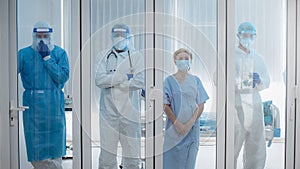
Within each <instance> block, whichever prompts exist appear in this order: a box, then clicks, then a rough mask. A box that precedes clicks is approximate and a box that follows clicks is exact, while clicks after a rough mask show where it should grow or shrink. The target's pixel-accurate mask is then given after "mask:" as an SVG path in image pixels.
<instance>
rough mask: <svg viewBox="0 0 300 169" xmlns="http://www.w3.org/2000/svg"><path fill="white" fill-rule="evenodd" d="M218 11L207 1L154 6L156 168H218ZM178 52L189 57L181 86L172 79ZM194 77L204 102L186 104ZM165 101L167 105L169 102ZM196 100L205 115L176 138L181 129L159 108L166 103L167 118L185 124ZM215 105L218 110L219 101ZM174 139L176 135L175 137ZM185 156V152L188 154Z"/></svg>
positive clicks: (180, 0) (172, 2) (156, 4)
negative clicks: (189, 165)
mask: <svg viewBox="0 0 300 169" xmlns="http://www.w3.org/2000/svg"><path fill="white" fill-rule="evenodd" d="M217 7H218V5H217V1H211V0H208V1H206V0H205V1H184V0H176V1H156V2H155V10H156V11H155V12H156V13H155V81H154V82H155V88H156V89H158V90H160V91H161V94H160V95H158V96H159V97H161V98H157V99H156V100H155V107H158V108H157V109H156V112H155V123H156V133H155V135H156V137H157V139H156V142H160V143H162V144H155V146H156V151H157V152H155V155H156V156H157V157H158V158H157V160H156V161H155V162H156V167H157V168H163V166H169V165H170V166H172V164H173V165H174V164H175V165H176V166H178V165H180V166H182V167H183V166H185V165H188V164H192V163H194V165H195V168H210V169H212V168H216V164H217V161H216V158H217V154H216V153H217V151H216V147H217V146H216V145H217V139H216V138H217V137H216V131H217V127H218V124H220V123H219V122H220V121H219V120H220V119H219V118H217V117H220V114H221V113H222V112H217V96H218V93H217V87H218V82H217V79H218V77H217V75H218V73H217V71H218V57H217V48H218V36H217V33H218V20H217V18H218V11H217V10H218V8H217ZM179 49H180V50H181V52H183V53H185V54H188V55H190V57H189V60H190V66H189V71H188V72H189V73H188V74H189V75H187V76H186V80H187V81H188V82H186V81H185V80H184V81H183V82H182V83H180V82H179V81H178V79H177V80H174V78H175V79H176V76H177V75H178V74H180V73H178V72H177V71H178V70H179V67H177V66H176V63H175V62H177V60H176V59H178V58H177V56H176V55H177V54H176V53H175V51H177V50H179ZM185 50H186V51H185ZM174 55H175V56H174ZM190 77H192V78H190ZM194 78H196V79H198V80H199V83H198V86H196V87H195V89H197V90H198V91H200V90H201V91H202V93H201V94H199V98H201V99H204V100H202V101H200V102H196V100H193V99H191V100H189V99H188V98H190V97H188V96H186V95H187V94H185V92H187V93H188V92H192V91H193V84H194V83H193V82H194V81H193V80H192V79H194ZM172 79H173V80H172ZM176 82H178V83H179V84H180V85H179V86H180V87H179V88H176V85H177V84H178V83H176ZM185 83H186V84H185ZM200 84H201V85H200ZM184 85H186V86H187V85H190V86H189V87H187V88H186V91H184V90H185V86H184ZM177 87H178V86H177ZM177 89H178V90H177ZM181 90H182V93H180V92H181ZM197 90H196V91H197ZM204 90H205V91H206V93H207V95H208V97H209V99H208V100H206V99H207V98H206V96H205V92H204ZM176 91H178V92H179V95H178V96H176ZM196 93H197V92H196ZM162 97H163V99H162ZM179 98H181V101H182V102H180V101H179V102H176V99H179ZM168 99H169V101H167V100H168ZM177 101H178V100H177ZM184 101H186V102H184ZM194 102H195V105H196V104H199V105H200V104H204V103H205V104H204V110H203V113H202V114H201V116H200V117H199V118H198V117H197V119H195V121H196V122H195V123H194V125H193V127H192V128H191V129H190V130H188V132H187V133H188V134H185V135H183V136H180V134H179V133H178V132H179V131H178V130H176V129H175V128H176V127H175V128H174V126H175V123H176V122H172V121H171V117H170V116H169V115H170V114H169V112H164V111H163V104H164V107H165V106H166V105H168V106H169V107H171V110H172V111H173V112H172V113H171V114H173V115H175V118H176V119H177V120H178V122H179V123H181V124H183V125H186V124H187V123H188V121H189V119H188V118H187V119H185V117H187V116H189V114H188V113H187V112H185V113H187V114H182V112H184V111H188V110H187V109H185V108H187V107H188V105H190V104H193V103H194ZM176 104H177V105H176ZM219 105H220V107H221V105H222V103H220V104H219ZM176 106H179V107H178V109H177V110H175V109H176ZM192 107H193V106H192ZM192 109H193V108H192ZM180 110H182V112H180ZM195 110H196V109H193V110H189V111H188V112H189V113H194V111H195ZM219 110H220V109H219ZM165 111H166V109H165ZM167 111H168V110H167ZM217 113H219V115H217ZM191 117H192V116H190V117H189V118H191ZM172 133H173V134H172ZM172 136H174V137H175V136H176V137H175V138H173V137H172ZM180 138H181V139H180ZM174 140H175V141H174ZM189 145H191V146H194V147H191V146H189ZM183 147H185V148H183ZM187 152H189V153H188V154H186V153H187ZM220 153H221V152H220ZM175 154H177V155H175ZM175 156H176V158H175ZM187 156H188V158H189V159H194V160H193V161H188V160H187ZM171 157H172V158H173V157H174V158H173V159H172V161H170V160H169V161H168V159H169V158H171ZM176 161H180V163H176Z"/></svg>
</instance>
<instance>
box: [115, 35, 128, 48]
mask: <svg viewBox="0 0 300 169" xmlns="http://www.w3.org/2000/svg"><path fill="white" fill-rule="evenodd" d="M113 43H114V48H115V49H117V50H124V49H126V48H127V46H128V40H127V39H126V38H123V37H117V38H114V39H113Z"/></svg>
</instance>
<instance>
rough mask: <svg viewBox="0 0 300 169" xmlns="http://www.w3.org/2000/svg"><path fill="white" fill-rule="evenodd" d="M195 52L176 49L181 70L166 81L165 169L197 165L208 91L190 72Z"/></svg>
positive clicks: (176, 59)
mask: <svg viewBox="0 0 300 169" xmlns="http://www.w3.org/2000/svg"><path fill="white" fill-rule="evenodd" d="M191 60H192V54H191V53H190V52H189V51H188V50H186V49H183V48H181V49H179V50H177V51H176V52H175V53H174V62H175V64H176V66H177V68H178V71H177V72H176V73H175V74H173V75H170V76H168V77H167V78H166V79H165V81H164V111H165V113H166V115H167V117H168V118H167V121H166V127H165V134H164V145H163V146H164V154H163V168H164V169H194V168H195V162H196V157H197V153H198V147H199V136H200V123H199V117H200V115H201V114H202V112H203V109H204V103H205V102H206V100H208V98H209V97H208V95H207V93H206V91H205V89H204V87H203V85H202V82H201V80H200V79H199V78H198V77H197V76H195V75H192V74H190V73H189V70H190V63H191Z"/></svg>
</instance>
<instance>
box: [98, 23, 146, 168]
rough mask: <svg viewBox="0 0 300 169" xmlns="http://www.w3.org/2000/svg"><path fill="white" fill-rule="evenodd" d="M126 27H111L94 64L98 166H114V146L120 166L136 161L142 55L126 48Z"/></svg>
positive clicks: (138, 143) (142, 75)
mask: <svg viewBox="0 0 300 169" xmlns="http://www.w3.org/2000/svg"><path fill="white" fill-rule="evenodd" d="M131 38H132V37H130V30H129V27H128V26H127V25H125V24H116V25H114V26H113V28H112V42H113V47H112V48H111V49H110V50H109V51H108V53H107V54H106V55H105V56H104V57H103V59H102V60H101V62H100V64H99V65H98V68H97V71H96V76H95V83H96V85H97V86H98V87H99V88H101V95H100V144H101V152H100V156H99V169H117V168H118V164H117V148H118V143H119V142H120V144H121V146H122V167H123V168H124V169H138V168H139V164H140V144H141V143H140V138H141V127H140V107H139V106H140V103H139V94H140V92H141V89H142V88H144V72H143V71H144V58H143V56H142V55H141V54H140V53H138V52H134V51H133V50H132V47H130V40H131Z"/></svg>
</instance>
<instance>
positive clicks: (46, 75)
mask: <svg viewBox="0 0 300 169" xmlns="http://www.w3.org/2000/svg"><path fill="white" fill-rule="evenodd" d="M18 72H19V73H20V75H21V79H22V83H23V87H24V88H25V91H24V93H23V105H24V106H28V107H29V109H28V110H26V111H25V112H24V113H23V121H24V132H25V140H26V149H27V155H28V161H30V162H33V161H40V160H44V159H49V158H60V157H62V156H64V155H65V154H66V145H65V144H66V121H65V111H64V94H63V91H62V88H63V87H64V84H65V82H66V81H67V80H68V78H69V62H68V57H67V53H66V52H65V50H63V49H62V48H60V47H58V46H54V48H53V50H51V52H50V59H48V60H46V61H45V60H43V59H42V57H41V55H40V54H39V53H38V52H37V51H35V50H34V49H33V48H32V47H26V48H23V49H21V50H20V51H19V52H18Z"/></svg>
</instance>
